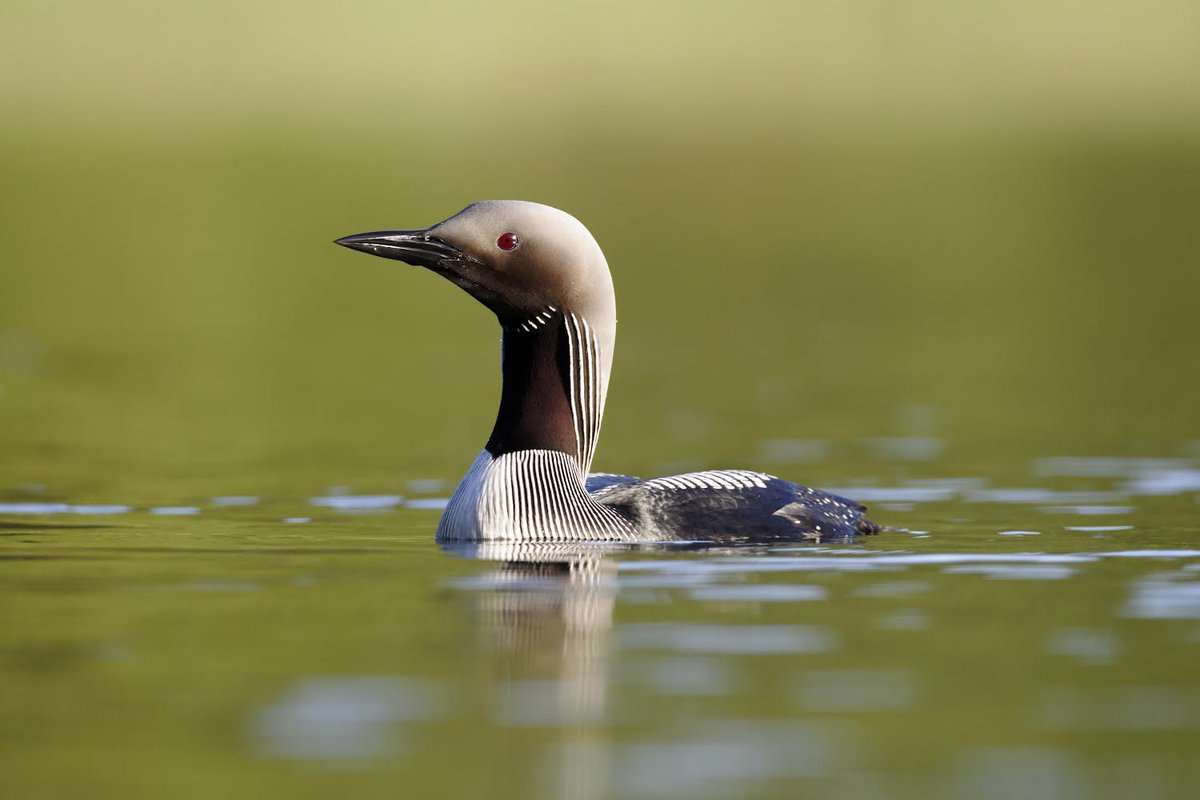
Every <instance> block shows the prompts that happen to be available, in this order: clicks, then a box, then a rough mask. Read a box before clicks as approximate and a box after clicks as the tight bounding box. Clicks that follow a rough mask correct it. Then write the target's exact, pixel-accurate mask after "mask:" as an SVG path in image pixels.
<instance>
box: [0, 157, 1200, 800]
mask: <svg viewBox="0 0 1200 800" xmlns="http://www.w3.org/2000/svg"><path fill="white" fill-rule="evenodd" d="M582 141H583V140H580V142H582ZM543 144H545V143H543ZM576 145H578V146H576ZM413 147H417V146H416V145H413ZM556 148H557V149H556ZM418 150H419V148H418ZM464 150H465V152H463V153H455V154H454V158H453V159H452V161H451V162H449V163H453V164H454V165H455V167H454V170H453V174H452V175H447V173H446V169H447V168H446V166H445V164H446V163H447V162H446V161H445V160H444V159H443V160H441V161H438V160H436V159H431V160H428V161H427V160H423V159H422V158H418V157H413V158H410V159H409V160H408V161H407V163H406V164H401V163H398V161H397V160H396V159H394V158H393V159H392V160H388V159H385V158H383V157H382V156H383V154H384V148H383V147H382V146H381V145H378V144H368V145H364V147H363V148H361V152H360V151H355V150H354V148H348V149H342V150H336V151H335V150H330V149H328V148H323V147H322V146H321V145H320V144H319V143H310V146H309V147H308V149H305V148H303V147H297V146H294V145H293V146H292V147H291V149H280V148H279V147H278V146H274V145H272V144H262V145H259V146H236V147H235V146H232V145H231V146H228V147H224V146H222V147H215V148H209V149H204V148H197V149H195V150H189V151H180V150H178V149H174V150H162V151H155V150H153V149H152V148H143V149H138V150H136V151H134V150H129V151H123V150H121V149H120V148H115V149H109V150H102V149H97V150H95V151H93V152H90V153H86V152H81V151H78V150H73V151H71V152H69V153H64V152H59V151H54V150H52V149H47V148H39V147H35V146H29V147H27V148H26V149H25V150H20V151H13V152H10V153H9V154H8V156H6V161H5V162H4V169H5V174H6V177H7V180H6V182H5V184H4V187H5V189H4V192H3V193H2V194H0V203H2V204H3V210H4V217H3V218H4V225H5V231H6V234H5V236H4V237H3V239H2V240H0V255H3V258H4V264H5V265H6V266H5V270H4V271H3V273H0V314H2V315H3V316H0V412H2V413H0V445H2V446H0V622H2V626H0V685H3V686H4V690H3V691H2V692H0V737H2V741H3V755H2V757H3V778H0V786H3V787H4V788H5V791H4V794H5V796H9V797H14V798H15V797H72V796H80V795H87V796H97V797H110V796H111V797H205V798H209V797H220V796H235V797H245V796H252V797H312V798H326V797H330V796H335V795H343V796H348V797H351V796H352V797H385V796H386V797H409V796H412V797H488V798H493V797H494V798H530V797H554V798H580V799H582V798H602V797H603V798H608V797H612V798H676V797H678V798H696V797H713V798H726V797H732V796H738V797H742V796H745V797H780V798H784V797H788V798H791V797H797V796H803V797H822V798H824V797H828V798H928V797H936V798H980V799H982V800H990V799H991V798H1022V800H1040V799H1041V798H1046V799H1047V800H1048V799H1049V798H1054V800H1074V799H1075V798H1078V799H1079V800H1095V799H1097V798H1139V799H1140V798H1190V797H1195V796H1197V795H1200V760H1197V758H1196V754H1197V752H1198V749H1200V521H1198V520H1200V502H1198V501H1200V428H1198V427H1197V418H1196V414H1195V408H1196V397H1197V396H1198V394H1200V392H1198V389H1200V378H1198V376H1197V368H1196V355H1195V354H1196V333H1195V321H1194V306H1195V298H1196V297H1197V296H1200V291H1197V289H1198V287H1197V277H1196V270H1195V269H1193V268H1191V267H1186V268H1185V266H1186V264H1187V263H1188V261H1187V258H1186V253H1187V251H1188V248H1187V247H1185V246H1184V245H1185V243H1186V239H1187V236H1186V235H1185V231H1186V230H1188V229H1189V226H1190V227H1191V228H1194V213H1193V212H1194V208H1191V209H1190V210H1189V208H1188V206H1187V204H1186V203H1184V202H1182V198H1185V197H1188V196H1191V197H1194V195H1188V194H1187V192H1186V191H1185V189H1186V188H1187V187H1188V186H1193V185H1194V179H1195V177H1196V176H1197V175H1198V174H1200V151H1197V150H1196V149H1195V148H1194V147H1193V146H1192V145H1178V146H1173V147H1172V146H1168V145H1167V144H1163V143H1161V142H1160V143H1156V144H1154V145H1153V146H1147V145H1145V144H1144V143H1138V142H1126V143H1124V144H1122V143H1096V142H1091V143H1090V144H1089V146H1088V147H1078V146H1076V144H1075V143H1056V142H1053V141H1051V142H1037V143H1028V142H1026V143H1023V144H1015V143H1012V142H1007V143H990V144H986V146H985V145H982V144H976V145H973V146H971V147H966V146H950V145H941V146H938V147H932V146H927V145H922V146H912V147H889V148H883V149H880V148H879V147H875V148H873V149H872V148H868V149H866V150H864V149H861V148H860V147H858V146H849V145H846V146H843V145H838V144H832V143H829V142H825V143H823V144H822V143H812V142H810V143H808V144H807V145H806V146H805V147H804V148H794V147H792V146H791V145H790V144H789V145H788V146H787V147H784V146H782V145H780V146H778V147H768V146H763V147H756V148H753V149H752V150H745V149H742V150H737V152H738V153H740V157H741V161H740V162H739V163H738V164H737V168H736V169H734V168H730V169H727V170H721V171H716V172H714V171H712V170H707V169H706V165H709V164H711V163H712V160H711V159H712V157H713V155H714V153H718V152H726V153H727V152H729V148H728V147H727V146H726V145H725V144H721V143H716V144H712V145H711V147H710V149H707V150H706V149H703V148H699V147H697V148H695V149H692V150H689V149H688V148H680V147H678V146H676V145H675V144H673V143H672V144H663V143H659V144H658V145H655V144H654V143H640V144H639V145H638V146H637V147H633V146H628V147H626V148H625V149H622V150H620V151H619V152H617V151H609V150H605V149H603V148H599V149H588V148H585V147H584V146H583V144H580V143H579V142H576V144H561V143H560V144H558V145H556V146H550V145H547V146H546V149H543V150H540V151H538V152H533V150H530V149H526V150H516V151H512V152H509V153H507V154H506V155H505V157H504V159H498V158H496V153H495V151H493V150H488V149H486V148H483V147H482V146H481V147H476V148H469V147H467V148H464ZM801 151H802V152H801ZM441 152H442V154H443V155H445V151H441ZM410 155H411V154H410ZM468 176H469V177H468ZM631 187H638V191H637V192H634V193H630V191H629V190H630V189H631ZM511 195H519V196H523V197H527V198H530V199H539V200H543V201H546V202H551V203H554V204H556V205H560V206H563V207H565V208H567V209H569V210H571V211H572V212H574V213H575V214H577V215H578V216H579V217H581V218H582V219H583V220H584V222H585V223H586V224H588V225H589V227H591V229H592V230H593V232H594V233H595V234H596V235H597V237H598V239H599V240H600V242H601V244H602V246H604V247H605V249H606V252H607V253H608V255H609V260H610V263H611V264H612V267H613V272H614V275H615V279H616V283H617V290H618V303H619V307H620V313H621V327H620V333H619V336H618V347H617V353H616V365H615V371H614V376H613V386H612V393H611V395H610V397H609V406H608V408H609V416H608V418H607V420H606V424H605V430H604V436H603V437H602V441H601V444H600V449H599V454H598V457H597V462H596V466H597V468H599V469H605V470H611V471H621V472H629V473H633V474H642V475H653V474H663V473H669V472H671V471H679V470H685V469H689V468H703V467H714V468H715V467H748V468H756V469H762V470H766V471H769V472H773V473H776V474H780V475H782V476H785V477H788V478H791V479H795V480H798V481H802V482H805V483H810V484H812V485H816V486H821V487H826V488H833V489H836V490H838V491H840V492H842V493H844V494H847V495H849V496H851V497H855V498H858V499H861V500H863V501H865V502H867V503H868V504H870V505H871V506H872V510H873V513H872V517H873V518H874V519H876V520H877V521H879V522H881V523H883V524H887V525H892V526H895V527H896V528H897V529H898V530H894V531H890V532H887V533H884V534H882V535H880V536H877V537H873V538H870V539H864V540H862V541H861V542H856V543H853V544H839V545H824V546H821V545H814V546H801V545H797V546H794V547H777V548H772V549H748V550H717V551H712V550H709V551H695V550H691V551H689V550H682V549H675V550H643V551H633V552H605V551H601V550H592V549H587V548H584V549H577V550H564V549H555V548H546V549H538V550H532V551H529V550H526V551H512V550H505V549H504V548H502V547H495V548H485V549H483V550H480V551H476V552H444V551H442V550H441V549H439V548H438V547H437V546H436V545H435V544H434V542H433V530H434V526H435V524H436V520H437V517H438V514H439V508H440V505H441V503H443V502H444V499H445V498H446V497H447V495H448V493H449V491H450V490H451V489H452V487H453V484H454V482H455V481H456V480H457V478H458V477H459V475H460V474H461V472H462V470H463V469H465V467H466V465H467V464H468V463H469V461H470V460H471V458H472V457H473V456H474V454H475V453H476V452H478V450H479V447H480V445H481V443H482V441H483V440H484V439H485V437H486V433H487V431H488V429H489V425H490V422H491V416H492V414H493V410H494V403H495V400H496V397H497V394H498V388H497V386H496V380H497V376H498V371H497V368H496V356H497V354H496V340H497V336H496V332H495V330H494V324H493V322H492V321H491V320H489V319H488V318H487V316H486V314H485V313H484V312H483V311H481V310H480V309H478V308H476V307H475V306H474V305H473V304H472V303H471V302H470V301H469V300H468V299H467V298H466V297H463V296H460V295H459V294H458V293H457V292H456V291H455V290H454V289H453V288H452V287H450V286H448V285H444V284H443V283H440V282H438V281H437V280H436V279H435V278H434V277H433V276H431V275H429V274H426V273H422V272H419V271H417V270H415V269H406V268H404V267H403V266H400V265H396V264H390V263H385V262H382V261H380V260H377V259H376V260H372V259H367V258H364V257H362V256H359V255H357V254H352V253H347V252H345V251H341V250H338V249H337V248H335V247H334V246H333V245H332V244H330V243H329V242H330V240H331V239H333V238H334V237H336V236H339V235H344V234H347V233H351V232H357V231H361V230H371V229H378V228H388V227H405V226H414V225H423V224H428V223H430V222H433V221H435V220H437V219H441V218H443V217H445V216H447V215H448V214H449V213H452V212H453V211H455V210H457V208H459V207H461V206H462V205H464V204H465V203H466V202H468V201H470V200H474V199H477V198H482V197H494V196H511ZM1193 205H1194V203H1193ZM66 222H69V223H70V227H71V244H70V245H69V246H67V245H59V246H50V245H49V243H51V242H53V241H57V240H55V238H54V237H56V236H61V235H62V233H63V230H64V223H66ZM83 243H86V247H85V246H84V245H83Z"/></svg>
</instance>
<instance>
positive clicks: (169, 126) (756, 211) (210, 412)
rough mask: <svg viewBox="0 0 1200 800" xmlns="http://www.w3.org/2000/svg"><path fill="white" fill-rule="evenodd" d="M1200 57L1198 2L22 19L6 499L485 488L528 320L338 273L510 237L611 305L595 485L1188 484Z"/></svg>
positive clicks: (416, 278)
mask: <svg viewBox="0 0 1200 800" xmlns="http://www.w3.org/2000/svg"><path fill="white" fill-rule="evenodd" d="M1198 25H1200V7H1198V6H1197V5H1196V4H1195V3H1193V2H1187V1H1186V0H1153V2H1147V3H1141V4H1136V5H1133V4H1117V3H1102V4H1083V3H1078V2H1062V1H1060V0H1054V1H1052V2H1041V1H1040V2H1036V3H1034V2H1019V3H1013V2H999V1H997V2H991V1H990V0H988V1H986V2H975V3H970V4H965V5H964V4H961V3H944V2H921V3H898V2H851V3H817V4H789V3H766V2H741V3H736V4H717V3H683V2H674V3H625V2H618V3H612V2H610V3H604V4H586V3H583V4H558V3H520V4H495V3H482V2H447V3H426V4H411V3H396V2H375V3H372V2H349V3H339V4H332V3H331V4H322V3H291V4H281V3H266V2H205V3H171V4H166V5H164V4H161V3H151V2H113V3H106V4H93V3H81V2H66V3H44V2H39V3H33V2H13V1H12V0H10V2H6V3H5V4H4V10H3V11H0V101H2V108H3V112H2V116H0V144H2V149H0V264H2V266H0V443H2V448H0V486H3V487H5V491H7V492H8V493H9V494H10V495H12V494H14V493H16V494H19V492H18V490H16V489H13V488H12V487H13V486H16V485H23V484H35V485H45V486H48V487H50V491H51V493H55V492H57V493H59V494H60V495H62V496H65V497H70V498H72V499H74V500H80V501H83V500H88V499H90V500H104V501H118V502H133V503H139V502H140V503H151V502H157V503H161V502H171V501H176V500H179V501H182V500H186V499H188V498H189V497H193V498H194V497H204V496H207V495H206V493H212V492H218V493H219V492H228V491H248V492H261V493H272V492H273V493H276V494H279V493H284V494H288V493H291V494H295V495H297V496H304V493H305V492H307V491H309V490H310V488H312V487H319V486H325V485H329V484H330V483H334V484H346V485H354V486H357V487H360V488H363V489H370V488H378V487H381V486H384V485H391V484H392V483H394V482H395V481H396V480H397V479H399V478H403V477H429V476H435V477H444V478H453V477H456V476H457V475H458V474H459V473H460V471H461V469H462V467H463V466H464V465H465V463H466V462H467V461H469V459H470V457H471V455H472V454H473V453H475V452H477V449H478V447H479V446H480V444H481V443H482V441H483V439H484V438H485V436H486V433H487V430H488V429H489V426H490V422H491V417H492V414H493V410H494V403H495V398H496V396H497V391H498V390H497V386H496V378H497V372H496V366H495V364H496V358H497V353H496V338H497V337H496V332H495V330H494V323H493V321H492V320H490V319H488V318H487V316H486V314H484V313H482V312H481V311H480V309H478V308H477V307H475V306H474V305H473V304H472V303H471V302H470V301H469V300H467V299H466V298H464V297H462V296H459V294H458V293H457V292H456V291H455V290H453V289H452V288H451V287H449V286H447V285H444V284H442V283H441V282H439V281H438V280H437V279H436V278H434V277H433V276H431V275H429V274H424V273H419V272H418V271H416V270H410V269H405V268H404V267H403V266H401V265H397V264H390V263H385V262H380V261H377V260H371V259H366V258H363V257H362V256H361V255H357V254H352V253H348V252H345V251H342V250H339V249H338V248H336V247H334V246H333V245H332V244H331V243H330V242H331V240H332V239H333V238H335V237H337V236H340V235H344V234H347V233H353V232H358V231H362V230H372V229H379V228H387V227H408V226H419V225H425V224H429V223H432V222H434V221H437V220H439V219H442V218H444V217H445V216H448V215H449V214H451V213H453V212H454V211H456V210H458V209H459V208H461V207H462V206H464V205H466V204H467V203H469V202H471V201H473V200H477V199H484V198H505V197H515V198H524V199H532V200H538V201H541V202H545V203H549V204H552V205H556V206H559V207H561V208H564V209H567V210H569V211H570V212H572V213H573V214H575V215H576V216H578V217H579V218H580V219H582V220H583V221H584V223H585V224H587V225H588V226H589V227H590V228H591V230H592V231H593V233H594V234H595V235H596V237H597V238H598V240H599V241H600V243H601V245H602V246H603V247H604V248H605V250H606V253H607V254H608V257H609V262H610V264H611V265H612V269H613V272H614V275H615V279H616V283H617V289H618V297H619V308H620V319H621V328H620V336H619V340H618V341H619V344H618V352H617V359H616V369H615V374H614V380H613V385H612V394H611V396H610V402H609V416H608V419H607V422H606V427H605V437H604V443H603V445H602V447H601V450H600V456H599V461H598V462H597V466H598V467H600V468H608V469H620V470H631V471H654V470H656V469H658V468H660V467H669V466H670V464H668V463H666V462H671V461H678V462H682V463H688V464H692V463H695V464H725V465H728V464H746V463H750V462H756V461H761V459H760V458H759V456H760V455H761V450H760V447H759V444H758V443H759V442H762V441H763V440H773V439H779V438H782V439H792V438H798V439H820V440H828V441H833V442H835V443H836V442H842V443H853V442H855V441H858V439H860V438H861V437H879V436H898V435H899V436H907V435H916V436H932V437H938V438H941V439H944V440H945V441H946V442H947V448H948V449H947V451H946V455H947V456H949V457H954V458H956V459H957V460H958V462H959V463H961V464H962V465H963V467H964V468H967V467H968V466H969V465H978V466H977V468H978V469H980V470H982V471H985V472H988V473H989V474H992V475H995V474H996V473H995V470H1000V471H1001V472H1003V470H1004V469H1005V467H1002V466H997V463H998V456H1001V455H1003V454H1008V455H1011V456H1024V455H1026V454H1046V453H1051V454H1052V453H1059V452H1068V453H1081V454H1096V453H1114V452H1117V453H1126V452H1133V453H1149V454H1156V455H1158V454H1174V453H1177V452H1178V451H1179V449H1180V448H1181V447H1186V446H1187V445H1185V444H1181V442H1187V441H1189V440H1191V439H1195V438H1197V437H1198V436H1200V424H1198V423H1197V420H1196V415H1195V414H1194V407H1195V403H1196V394H1197V393H1196V390H1197V388H1198V384H1200V378H1198V370H1197V369H1196V340H1197V335H1196V330H1197V328H1196V323H1195V320H1194V319H1193V317H1194V309H1195V305H1196V298H1197V297H1198V296H1200V291H1198V290H1200V278H1198V277H1197V270H1196V267H1195V257H1194V251H1195V246H1194V241H1195V236H1196V219H1197V217H1198V211H1200V203H1198V202H1197V198H1198V194H1197V190H1198V189H1200V139H1198V138H1197V133H1198V132H1200V90H1198V89H1197V87H1198V86H1200V83H1198V82H1197V77H1198V72H1200V48H1198V47H1197V45H1196V42H1197V31H1198V29H1200V28H1198ZM833 452H834V457H833V458H832V461H833V463H835V464H836V463H837V461H838V458H840V457H842V456H844V457H845V459H846V460H847V461H849V462H853V460H854V459H855V457H856V451H855V450H854V447H853V445H852V444H848V445H847V446H846V447H845V448H842V449H838V448H835V449H834V451H833ZM1000 461H1003V459H1000ZM816 469H818V470H825V471H826V472H818V476H817V477H818V478H826V477H828V478H829V479H835V478H837V477H838V474H837V473H838V471H839V470H838V468H837V467H836V466H823V467H817V468H816ZM826 473H828V474H826Z"/></svg>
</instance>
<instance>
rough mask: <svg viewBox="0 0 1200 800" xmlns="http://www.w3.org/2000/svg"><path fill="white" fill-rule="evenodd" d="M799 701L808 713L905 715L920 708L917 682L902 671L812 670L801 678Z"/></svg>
mask: <svg viewBox="0 0 1200 800" xmlns="http://www.w3.org/2000/svg"><path fill="white" fill-rule="evenodd" d="M796 701H797V703H798V704H799V707H800V710H801V711H804V712H806V713H829V712H837V713H858V712H873V711H904V710H908V709H912V708H915V707H916V705H917V701H918V690H917V680H916V677H915V676H914V675H913V674H912V672H911V671H909V670H902V669H830V670H810V671H808V672H805V673H803V674H802V675H800V677H799V681H798V684H797V687H796Z"/></svg>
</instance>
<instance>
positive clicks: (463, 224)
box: [337, 200, 616, 329]
mask: <svg viewBox="0 0 1200 800" xmlns="http://www.w3.org/2000/svg"><path fill="white" fill-rule="evenodd" d="M337 243H338V244H340V245H343V246H345V247H349V248H352V249H354V250H361V251H363V252H365V253H371V254H373V255H377V256H383V257H384V258H392V259H396V260H397V261H404V262H406V263H408V264H415V265H417V266H421V267H426V268H428V269H430V270H432V271H434V272H436V273H438V274H439V275H442V276H443V277H445V278H447V279H448V280H450V281H451V282H453V283H455V284H457V285H458V286H460V287H462V288H463V289H464V290H466V292H467V293H468V294H470V295H471V296H472V297H474V298H475V299H476V300H478V301H479V302H481V303H483V304H484V305H485V306H487V307H488V308H489V309H491V310H492V311H493V312H495V314H496V316H497V317H498V318H499V320H500V324H501V325H503V326H505V327H506V328H512V327H513V326H517V325H520V324H521V323H522V322H523V321H525V320H529V319H531V318H533V317H534V316H535V315H537V314H539V313H542V312H544V311H545V310H547V309H548V308H553V309H556V310H559V311H563V312H573V313H575V314H577V315H579V316H582V317H585V318H587V319H588V320H589V322H590V323H591V324H592V325H593V326H596V327H597V328H600V329H604V328H611V326H612V325H613V324H615V322H616V317H615V306H614V299H613V288H612V277H611V276H610V274H609V271H608V264H607V263H606V262H605V260H604V254H603V253H602V252H601V251H600V246H599V245H598V244H596V240H595V239H593V238H592V235H591V234H590V233H589V232H588V230H587V228H585V227H584V226H583V225H582V223H580V222H579V220H577V219H575V218H574V217H572V216H571V215H570V214H568V213H566V212H565V211H559V210H558V209H557V208H551V207H550V206H546V205H542V204H540V203H530V202H526V201H522V200H486V201H483V202H479V203H473V204H471V205H469V206H467V207H466V208H464V209H463V210H462V211H460V212H458V213H457V214H455V215H454V216H452V217H450V218H449V219H447V220H445V221H444V222H439V223H437V224H436V225H432V226H430V227H428V228H421V229H418V230H402V231H376V232H373V233H360V234H357V235H354V236H346V237H343V238H341V239H338V240H337Z"/></svg>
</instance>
